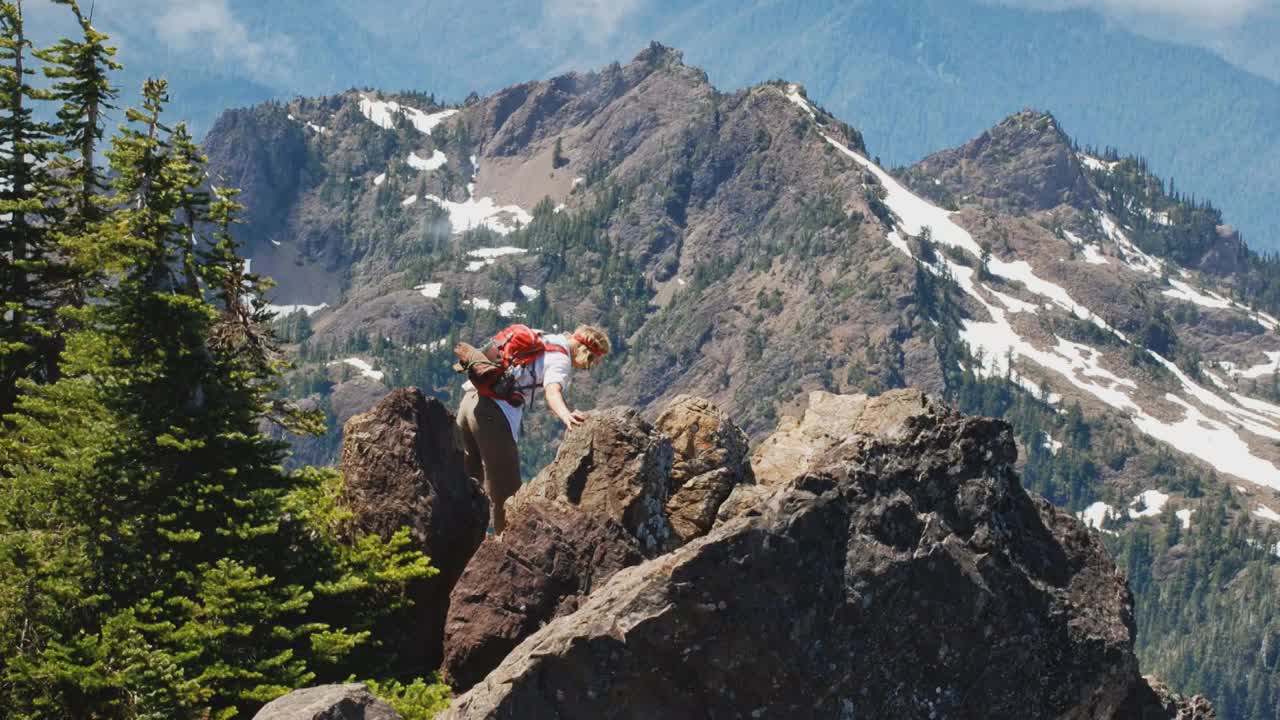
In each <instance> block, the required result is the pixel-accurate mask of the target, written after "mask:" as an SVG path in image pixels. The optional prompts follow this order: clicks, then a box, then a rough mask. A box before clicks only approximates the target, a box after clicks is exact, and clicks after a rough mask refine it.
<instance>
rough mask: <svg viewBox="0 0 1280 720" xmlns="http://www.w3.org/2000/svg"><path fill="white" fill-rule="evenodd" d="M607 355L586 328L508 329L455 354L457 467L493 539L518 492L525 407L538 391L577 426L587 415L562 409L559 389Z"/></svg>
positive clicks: (604, 340)
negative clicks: (459, 392)
mask: <svg viewBox="0 0 1280 720" xmlns="http://www.w3.org/2000/svg"><path fill="white" fill-rule="evenodd" d="M609 350H610V345H609V336H608V335H606V334H605V333H604V332H603V331H601V330H600V329H599V328H597V327H594V326H591V325H579V326H578V328H577V329H576V330H574V331H573V332H572V333H570V334H567V335H565V334H542V333H541V332H539V331H536V330H531V329H530V328H527V327H525V326H523V325H512V326H510V327H507V328H505V329H503V330H502V331H501V332H499V333H498V334H497V335H495V336H494V339H493V340H492V341H490V342H489V343H488V344H487V345H485V346H484V347H483V348H479V349H477V348H473V347H471V346H470V345H467V344H466V343H459V344H458V346H457V347H455V348H454V352H455V353H456V354H457V355H458V360H459V363H458V364H457V365H455V366H454V369H455V370H459V371H460V372H466V373H467V376H468V380H467V382H466V383H465V384H464V385H463V386H462V388H463V389H464V390H465V391H466V394H465V395H463V397H462V403H461V405H459V406H458V419H457V425H458V429H459V431H460V433H461V435H462V449H463V456H464V465H465V467H466V471H467V474H468V475H470V476H471V477H473V478H475V479H476V480H477V481H478V482H479V483H480V485H481V487H483V488H484V490H485V493H487V494H488V496H489V502H490V503H492V507H493V512H492V517H493V531H494V533H495V534H496V535H499V536H500V535H501V534H502V531H503V530H504V529H506V525H507V518H506V513H505V512H504V510H503V505H504V504H505V503H506V502H507V498H509V497H511V496H512V495H514V494H515V493H516V491H517V490H519V489H520V452H519V449H518V448H517V445H516V443H517V441H518V440H519V438H520V422H521V420H523V418H524V409H525V408H527V407H530V406H531V404H532V403H533V400H534V394H535V392H536V391H537V389H538V388H539V387H541V388H542V389H543V393H544V394H545V395H546V401H547V407H548V408H550V409H551V412H553V413H555V415H556V417H557V418H559V419H560V422H562V423H564V426H565V429H566V430H571V429H573V428H575V427H577V426H579V425H581V424H582V423H583V421H584V420H585V419H586V417H585V416H584V415H583V414H582V413H579V412H576V411H573V410H570V409H569V406H568V405H566V404H565V401H564V388H565V387H567V386H568V384H569V375H570V374H571V373H572V371H573V369H574V368H578V369H583V370H586V369H589V368H591V367H592V366H593V365H595V364H596V363H597V362H599V361H600V358H602V357H604V356H605V355H607V354H608V353H609Z"/></svg>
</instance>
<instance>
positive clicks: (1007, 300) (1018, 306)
mask: <svg viewBox="0 0 1280 720" xmlns="http://www.w3.org/2000/svg"><path fill="white" fill-rule="evenodd" d="M982 287H983V289H985V290H986V291H987V292H989V293H991V295H992V296H993V297H995V299H997V300H999V301H1000V303H1001V304H1002V305H1004V306H1005V307H1006V308H1008V310H1009V312H1011V313H1020V312H1025V313H1031V314H1032V315H1034V314H1035V312H1036V310H1039V308H1037V307H1036V306H1035V305H1032V304H1031V303H1029V302H1023V301H1022V300H1019V299H1018V298H1015V297H1010V296H1008V295H1005V294H1004V293H1002V292H1000V291H999V290H993V289H992V288H991V286H990V285H983V286H982Z"/></svg>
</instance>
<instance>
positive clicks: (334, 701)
mask: <svg viewBox="0 0 1280 720" xmlns="http://www.w3.org/2000/svg"><path fill="white" fill-rule="evenodd" d="M253 720H401V717H400V713H398V712H396V711H395V710H393V709H392V708H391V706H390V705H388V704H386V703H385V702H383V701H381V700H379V699H378V698H376V697H374V696H373V695H372V694H370V692H369V691H368V690H367V689H365V686H364V685H361V684H360V683H350V684H347V685H317V686H316V687H310V688H303V689H302V690H294V691H293V692H291V693H289V694H288V695H283V696H281V697H278V698H276V699H275V700H272V701H271V702H269V703H267V704H266V705H264V706H263V708H262V709H261V710H259V711H258V714H257V715H254V716H253Z"/></svg>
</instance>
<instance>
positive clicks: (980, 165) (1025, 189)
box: [912, 110, 1092, 210]
mask: <svg viewBox="0 0 1280 720" xmlns="http://www.w3.org/2000/svg"><path fill="white" fill-rule="evenodd" d="M912 175H913V176H915V177H918V178H920V179H921V181H920V182H913V185H916V186H917V187H919V188H920V189H921V190H922V191H923V192H926V193H927V194H930V195H934V196H935V198H936V196H937V191H938V189H943V188H945V191H946V192H947V193H949V195H950V196H951V197H956V198H959V197H978V198H983V199H985V200H988V201H991V202H993V203H997V204H999V205H1002V206H1005V207H1007V208H1008V209H1012V210H1047V209H1049V208H1053V207H1057V206H1058V205H1061V204H1064V203H1066V204H1072V205H1077V206H1080V207H1087V206H1088V205H1089V203H1091V202H1092V193H1091V192H1090V190H1089V183H1088V180H1087V178H1086V175H1085V172H1084V169H1083V168H1082V167H1081V165H1080V161H1079V160H1078V159H1077V158H1076V154H1075V151H1074V150H1073V149H1072V147H1071V141H1070V140H1069V139H1068V138H1067V136H1066V135H1065V134H1064V133H1063V132H1062V129H1061V128H1060V127H1059V126H1058V123H1057V121H1056V120H1055V119H1054V117H1053V116H1052V115H1050V114H1048V113H1042V112H1036V111H1034V110H1023V111H1022V112H1020V113H1017V114H1014V115H1010V116H1009V117H1007V118H1005V119H1004V120H1002V121H1001V122H1000V124H999V125H996V126H995V127H993V128H991V129H990V130H987V131H986V132H983V133H982V134H981V135H979V136H978V137H977V138H975V139H974V140H972V141H970V142H968V143H966V144H965V145H963V146H961V147H959V148H955V149H953V150H944V151H942V152H939V153H936V154H934V155H930V156H929V157H927V158H925V159H924V160H921V161H920V163H919V164H918V165H916V166H915V167H914V168H912ZM925 179H927V180H925ZM935 181H936V182H935ZM926 185H933V186H934V188H928V187H925V186H926ZM937 199H942V198H937Z"/></svg>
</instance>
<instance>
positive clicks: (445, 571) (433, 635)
mask: <svg viewBox="0 0 1280 720" xmlns="http://www.w3.org/2000/svg"><path fill="white" fill-rule="evenodd" d="M343 433H344V435H343V443H342V462H341V469H342V477H343V494H342V502H343V504H344V505H346V506H347V507H348V508H350V509H351V512H352V518H351V525H352V528H353V530H354V531H355V532H357V533H373V534H375V535H378V536H379V537H382V538H389V537H390V536H391V535H392V534H393V533H395V532H396V530H398V529H400V528H401V527H407V528H408V529H409V534H410V536H411V537H412V539H413V541H414V545H415V547H417V548H418V549H420V550H422V552H424V553H425V554H426V555H427V556H428V557H430V558H431V564H432V566H434V567H435V568H437V569H438V570H439V571H440V573H439V574H438V575H436V576H435V577H432V578H429V579H428V580H426V581H424V582H423V583H421V585H420V586H419V587H418V588H416V590H415V591H414V600H415V604H416V607H417V612H418V614H419V617H420V619H421V622H419V623H416V624H415V625H414V626H413V627H411V628H406V633H405V642H406V644H408V645H409V646H410V647H412V646H420V647H421V651H420V652H413V653H412V655H411V656H412V657H414V658H415V659H421V661H422V662H423V664H424V667H435V666H436V665H438V664H439V662H440V657H441V647H442V643H443V629H444V621H445V615H446V613H447V612H448V607H449V593H450V591H451V590H452V589H453V585H454V583H456V582H457V580H458V577H459V576H460V575H461V574H462V570H463V568H465V567H466V565H467V561H468V560H470V559H471V555H472V553H474V552H475V550H476V548H477V547H478V546H479V545H480V542H481V541H482V540H483V539H484V533H485V529H486V528H487V527H488V524H489V503H488V500H487V499H486V498H485V496H484V493H483V491H481V489H480V487H479V486H478V485H477V484H476V483H475V481H474V480H472V479H471V478H469V477H467V474H466V472H464V470H463V466H462V453H461V451H460V450H459V449H458V447H457V444H456V442H455V440H454V421H453V413H451V412H449V410H448V409H447V408H445V406H444V405H443V404H442V403H441V402H440V401H439V400H436V399H435V398H427V397H425V396H423V394H422V392H421V391H420V390H418V389H417V388H404V389H400V390H396V391H394V392H392V393H391V394H389V395H387V396H386V397H385V398H383V399H382V401H381V402H379V403H378V404H377V405H376V406H374V408H373V409H371V410H369V411H368V412H366V413H363V414H360V415H357V416H355V417H353V418H351V420H349V421H348V422H347V424H346V426H345V427H344V428H343Z"/></svg>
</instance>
